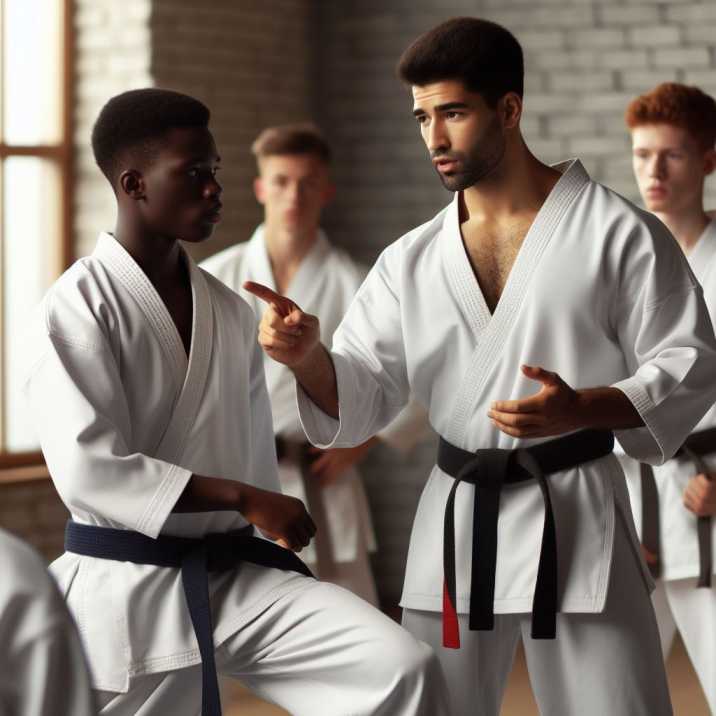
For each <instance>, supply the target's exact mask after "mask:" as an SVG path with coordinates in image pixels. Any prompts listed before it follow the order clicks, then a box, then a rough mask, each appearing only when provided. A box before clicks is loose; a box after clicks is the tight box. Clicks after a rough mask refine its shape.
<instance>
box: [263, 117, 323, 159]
mask: <svg viewBox="0 0 716 716" xmlns="http://www.w3.org/2000/svg"><path fill="white" fill-rule="evenodd" d="M251 151H252V153H253V155H254V156H255V157H256V161H259V160H260V159H263V158H265V157H274V156H278V155H281V154H283V155H285V154H311V155H313V156H315V157H317V158H318V159H320V160H321V161H322V162H323V163H324V164H326V165H328V164H330V163H331V157H332V154H333V153H332V152H331V147H330V146H329V144H328V142H327V141H326V140H325V138H324V137H323V134H321V131H320V130H319V129H318V127H316V126H315V125H313V124H311V123H309V122H305V123H301V124H282V125H280V126H278V127H267V128H266V129H264V130H263V132H261V134H259V136H258V137H256V140H255V141H254V143H253V144H252V145H251Z"/></svg>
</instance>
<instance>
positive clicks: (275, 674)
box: [26, 89, 444, 716]
mask: <svg viewBox="0 0 716 716" xmlns="http://www.w3.org/2000/svg"><path fill="white" fill-rule="evenodd" d="M208 121H209V110H208V109H207V108H206V107H205V106H204V105H203V104H201V103H200V102H198V101H197V100H195V99H193V98H191V97H188V96H186V95H182V94H179V93H176V92H171V91H169V90H161V89H145V90H134V91H131V92H126V93H123V94H121V95H118V96H117V97H114V98H112V99H111V100H110V101H109V102H108V103H107V104H106V105H105V107H104V108H103V109H102V111H101V112H100V115H99V118H98V120H97V122H96V124H95V127H94V129H93V135H92V144H93V149H94V153H95V157H96V159H97V162H98V164H99V166H100V168H101V169H102V170H103V172H104V173H105V175H106V177H107V178H108V180H109V181H110V183H111V185H112V187H113V189H114V191H115V195H116V198H117V205H118V217H117V224H116V228H115V230H114V233H113V234H109V233H103V234H101V235H100V237H99V240H98V243H97V247H96V249H95V251H94V252H93V254H92V255H91V256H88V257H85V258H83V259H80V260H79V261H77V262H76V263H75V264H74V265H73V266H72V267H70V268H69V269H68V270H67V271H66V272H65V273H64V274H63V275H62V276H61V277H60V279H59V280H58V281H57V282H56V283H55V284H54V285H53V286H52V287H51V288H50V290H49V292H48V293H47V295H46V297H45V298H44V300H43V302H42V304H41V306H40V308H39V311H38V313H37V315H36V317H35V319H34V321H33V324H32V326H31V336H30V339H31V340H32V341H33V342H34V343H33V355H34V357H35V359H34V362H33V363H32V365H30V366H28V379H27V383H26V393H27V396H28V399H29V402H30V408H31V413H32V416H33V419H34V421H35V425H36V427H37V430H38V432H39V438H40V444H41V447H42V450H43V453H44V456H45V459H46V461H47V465H48V468H49V471H50V474H51V476H52V479H53V482H54V484H55V486H56V488H57V491H58V492H59V494H60V497H61V498H62V499H63V501H64V502H65V504H66V505H67V507H68V509H69V510H70V512H71V514H72V522H71V523H70V524H69V525H68V533H67V538H66V543H65V547H66V550H67V551H66V552H65V554H64V555H62V556H61V557H60V558H59V559H58V560H57V561H56V562H55V563H54V564H53V571H54V572H55V574H56V575H57V577H58V579H59V581H60V582H61V584H62V585H63V587H62V588H63V591H64V592H65V594H66V596H67V600H68V603H69V607H70V609H71V611H72V612H73V614H74V615H75V617H76V619H77V621H78V623H79V626H80V631H81V634H82V637H83V639H84V643H85V646H86V650H87V654H88V658H89V661H90V664H91V667H92V672H93V682H94V688H95V689H97V690H98V692H99V694H98V700H99V702H100V706H101V708H102V714H104V715H106V716H110V715H111V716H119V715H123V714H136V715H138V716H150V715H151V716H153V715H154V714H157V716H158V715H160V714H161V715H162V716H164V715H165V714H172V715H177V716H183V715H186V716H196V715H197V713H198V712H199V711H200V710H201V713H202V716H218V715H219V714H220V710H221V707H220V703H219V689H218V680H217V671H219V672H221V673H224V674H226V675H228V676H231V677H234V678H237V679H239V680H241V681H244V682H245V683H246V684H247V685H248V686H249V687H251V688H252V689H254V690H255V691H257V692H258V693H259V694H261V695H262V696H263V697H264V698H266V699H268V700H270V701H274V702H276V703H278V704H280V705H282V706H284V707H285V708H286V709H288V710H289V711H290V712H291V713H292V714H295V715H296V716H302V715H305V716H309V715H310V716H315V714H318V713H323V714H335V715H336V716H339V715H341V716H342V715H343V714H346V713H355V714H365V715H366V716H368V715H369V714H383V715H385V716H388V715H390V716H392V715H393V714H398V713H400V714H415V715H418V714H420V715H422V716H433V714H443V713H444V708H443V692H442V687H441V684H442V682H441V676H440V673H439V668H438V665H437V663H436V661H435V658H434V655H433V654H432V652H431V650H430V649H429V647H427V646H426V645H425V644H421V643H419V642H418V641H417V640H415V639H414V638H413V637H412V636H410V635H409V634H408V633H407V632H405V631H404V630H403V629H401V628H400V627H399V626H398V625H396V624H395V623H394V622H393V621H391V620H390V619H389V618H388V617H386V616H385V615H383V614H381V613H380V612H379V611H378V610H377V609H374V608H373V607H371V606H370V605H368V604H366V603H365V602H364V601H363V600H361V599H359V598H358V597H356V596H354V595H353V594H351V593H350V592H348V591H346V590H344V589H341V588H339V587H337V586H335V585H333V584H327V583H322V582H318V581H316V580H314V579H312V578H310V577H308V576H304V574H303V573H302V572H305V567H304V565H302V564H301V563H300V561H299V560H297V558H296V557H295V554H294V553H293V552H292V551H291V550H295V551H298V550H300V549H301V548H302V547H304V546H305V545H307V544H308V542H309V541H310V539H311V537H312V536H313V534H314V533H315V526H314V525H313V523H312V520H311V518H310V516H309V515H308V513H307V512H306V510H305V508H304V506H303V504H302V503H301V502H300V501H299V500H296V499H295V498H292V497H289V496H286V495H282V494H280V489H279V484H278V476H277V470H276V456H275V450H274V440H273V431H272V425H271V411H270V405H269V401H268V394H267V392H266V385H265V381H264V373H263V357H262V355H261V351H260V349H259V347H258V345H257V343H256V319H255V317H254V315H253V312H252V311H251V309H250V308H249V307H248V306H247V305H246V303H245V302H244V301H243V300H242V299H241V298H240V297H239V296H237V295H236V294H235V293H234V292H233V291H231V290H230V289H229V288H227V287H226V286H224V284H222V283H221V282H220V281H218V280H217V279H215V278H214V277H213V276H210V275H209V274H207V273H205V272H204V271H202V270H201V269H200V268H199V267H198V266H197V265H196V264H195V263H194V262H193V261H192V260H191V258H190V257H189V256H188V255H187V254H186V253H185V252H184V250H183V249H182V247H181V245H180V243H179V239H180V238H181V239H183V240H185V241H189V242H199V241H203V240H205V239H207V238H208V237H209V236H210V235H211V233H212V230H213V227H214V226H215V224H216V222H217V221H218V220H219V219H220V216H221V200H220V197H221V186H220V184H219V183H218V180H217V178H216V173H217V170H218V168H219V165H220V159H219V155H218V152H217V148H216V146H215V143H214V140H213V137H212V135H211V132H210V131H209V129H208ZM257 529H258V530H260V531H261V532H263V534H264V535H265V536H267V537H270V538H271V539H273V540H279V541H280V542H281V543H282V544H284V545H285V546H287V547H289V548H290V549H284V548H283V547H280V546H278V545H277V544H275V543H273V542H271V541H269V540H266V539H263V538H262V537H261V536H260V534H259V533H258V532H257Z"/></svg>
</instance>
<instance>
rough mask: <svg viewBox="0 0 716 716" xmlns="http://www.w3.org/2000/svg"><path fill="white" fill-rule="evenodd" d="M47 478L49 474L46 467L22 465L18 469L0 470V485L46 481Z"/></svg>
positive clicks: (5, 468)
mask: <svg viewBox="0 0 716 716" xmlns="http://www.w3.org/2000/svg"><path fill="white" fill-rule="evenodd" d="M49 478H50V473H49V471H48V470H47V466H46V465H23V466H20V467H3V468H0V485H12V484H15V483H19V482H33V481H35V480H48V479H49Z"/></svg>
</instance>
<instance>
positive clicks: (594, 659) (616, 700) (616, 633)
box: [403, 518, 672, 716]
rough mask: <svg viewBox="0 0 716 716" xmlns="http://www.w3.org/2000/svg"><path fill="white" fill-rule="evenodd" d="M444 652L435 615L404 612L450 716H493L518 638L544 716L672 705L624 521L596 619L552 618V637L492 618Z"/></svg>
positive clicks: (519, 622) (654, 710) (643, 714)
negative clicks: (426, 651) (438, 677)
mask: <svg viewBox="0 0 716 716" xmlns="http://www.w3.org/2000/svg"><path fill="white" fill-rule="evenodd" d="M459 621H460V640H461V642H462V647H461V648H460V649H445V648H444V647H442V646H441V642H442V623H441V615H440V614H439V613H436V612H426V611H419V610H411V609H406V610H404V612H403V626H405V627H406V628H407V629H408V630H409V631H410V632H411V633H412V634H414V635H415V636H416V637H417V638H418V639H422V640H423V641H425V642H427V643H428V644H431V645H432V646H433V647H434V649H435V652H436V654H437V656H438V658H439V659H440V662H441V663H442V666H443V672H444V673H445V678H446V680H447V684H448V692H449V694H450V701H451V706H452V711H451V713H452V714H453V716H498V714H499V712H500V705H501V703H502V697H503V692H504V689H505V684H506V682H507V677H508V676H509V673H510V670H511V668H512V663H513V661H514V656H515V649H516V647H517V643H518V640H519V639H520V637H521V638H522V641H523V644H524V648H525V654H526V658H527V668H528V671H529V677H530V683H531V685H532V690H533V692H534V695H535V699H536V701H537V704H538V706H539V710H540V713H541V714H545V716H576V714H579V716H606V715H607V714H608V715H609V716H669V715H670V714H671V713H672V709H671V701H670V698H669V692H668V687H667V682H666V674H665V672H664V664H663V661H662V659H661V653H660V646H659V633H658V630H657V625H656V619H655V617H654V610H653V608H652V605H651V601H650V599H649V594H648V590H647V588H646V585H645V584H644V579H643V577H642V574H641V570H640V567H639V564H638V562H637V556H636V554H635V553H634V551H633V549H632V547H631V545H630V544H629V543H628V541H627V538H626V535H625V528H624V525H623V524H622V519H621V518H617V520H616V535H615V545H614V559H613V563H612V570H611V575H610V585H609V592H608V597H607V603H606V606H605V609H604V611H603V612H602V613H601V614H558V615H557V638H556V639H554V640H542V639H532V638H531V637H530V624H531V616H530V615H529V614H497V615H495V629H494V631H489V632H488V631H480V632H478V631H469V630H468V616H467V615H460V616H459Z"/></svg>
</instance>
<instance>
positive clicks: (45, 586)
mask: <svg viewBox="0 0 716 716" xmlns="http://www.w3.org/2000/svg"><path fill="white" fill-rule="evenodd" d="M0 565H1V569H2V578H0V645H2V646H1V647H0V714H3V716H5V715H7V716H41V715H44V714H48V715H49V714H52V716H95V714H96V713H97V709H96V705H95V700H94V696H93V694H92V690H91V682H90V674H89V669H88V667H87V661H86V660H85V655H84V652H83V651H82V645H81V643H80V637H79V634H78V633H77V627H76V626H75V622H74V620H73V619H72V617H71V616H70V613H69V611H68V610H67V605H66V604H65V602H64V601H63V599H62V595H61V594H60V592H59V591H58V589H57V585H56V584H55V581H54V579H52V577H51V575H50V574H49V573H48V572H47V569H46V568H45V565H44V564H43V562H42V560H41V559H40V557H39V556H38V555H37V554H36V553H35V552H34V551H33V550H32V549H30V547H28V546H27V545H26V544H24V543H23V542H21V541H20V540H19V539H17V538H16V537H14V536H12V535H11V534H9V533H8V532H5V531H4V530H0Z"/></svg>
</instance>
